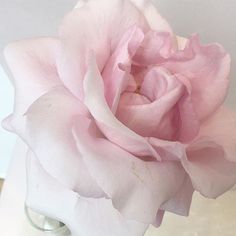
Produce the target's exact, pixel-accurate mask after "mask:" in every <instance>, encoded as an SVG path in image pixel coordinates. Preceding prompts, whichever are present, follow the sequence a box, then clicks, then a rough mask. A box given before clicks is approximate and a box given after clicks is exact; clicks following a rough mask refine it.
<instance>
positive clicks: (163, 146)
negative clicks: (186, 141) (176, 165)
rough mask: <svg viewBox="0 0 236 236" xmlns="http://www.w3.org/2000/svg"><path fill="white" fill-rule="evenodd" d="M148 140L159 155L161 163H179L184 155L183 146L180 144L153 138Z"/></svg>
mask: <svg viewBox="0 0 236 236" xmlns="http://www.w3.org/2000/svg"><path fill="white" fill-rule="evenodd" d="M148 140H149V142H150V144H151V145H152V146H153V147H154V148H155V150H156V151H157V152H158V153H159V154H160V156H161V158H162V160H163V161H180V160H181V158H182V157H183V156H184V155H185V146H184V145H183V144H182V143H180V142H176V141H174V142H172V141H167V140H163V139H158V138H153V137H151V138H149V139H148Z"/></svg>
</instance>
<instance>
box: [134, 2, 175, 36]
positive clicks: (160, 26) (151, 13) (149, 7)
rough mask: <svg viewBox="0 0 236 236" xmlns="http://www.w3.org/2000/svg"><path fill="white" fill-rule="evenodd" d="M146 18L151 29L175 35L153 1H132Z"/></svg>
mask: <svg viewBox="0 0 236 236" xmlns="http://www.w3.org/2000/svg"><path fill="white" fill-rule="evenodd" d="M130 1H131V2H132V3H133V4H134V5H135V6H136V7H137V8H138V9H139V10H140V11H141V12H142V13H143V15H144V16H145V17H146V19H147V22H148V24H149V26H150V28H151V29H153V30H157V31H166V32H169V33H173V32H172V29H171V27H170V25H169V24H168V22H167V21H166V20H165V19H164V18H163V17H162V16H161V15H160V14H159V13H158V11H157V9H156V7H155V6H154V4H153V3H152V1H151V0H130Z"/></svg>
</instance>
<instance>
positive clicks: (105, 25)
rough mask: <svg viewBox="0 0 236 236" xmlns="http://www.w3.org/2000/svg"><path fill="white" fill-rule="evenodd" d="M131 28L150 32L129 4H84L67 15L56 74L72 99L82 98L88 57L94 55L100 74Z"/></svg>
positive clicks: (118, 1)
mask: <svg viewBox="0 0 236 236" xmlns="http://www.w3.org/2000/svg"><path fill="white" fill-rule="evenodd" d="M133 25H137V26H138V27H141V28H142V29H143V30H145V31H146V30H147V29H148V28H149V26H148V24H147V23H146V19H145V17H144V16H143V15H142V13H141V12H140V11H139V10H138V9H137V8H136V7H135V6H134V5H133V4H132V3H131V2H130V1H129V0H112V1H110V0H100V1H94V0H89V1H84V4H80V6H79V8H76V9H75V10H73V11H72V12H71V13H69V14H68V15H67V16H66V18H65V20H64V21H63V23H62V26H61V30H60V39H61V41H62V44H61V55H60V57H59V58H58V70H59V74H60V75H61V78H62V80H63V82H64V83H65V85H66V86H67V87H68V88H69V89H70V90H71V91H72V93H73V94H74V95H76V96H77V97H79V98H83V85H82V84H83V78H84V75H85V73H86V66H87V64H86V62H87V56H88V53H89V51H90V50H93V51H94V52H95V55H96V58H97V61H98V66H99V70H100V71H102V69H103V68H104V66H105V64H106V62H107V60H108V58H109V57H110V55H111V54H112V53H113V52H114V50H115V48H116V47H117V45H118V42H119V41H120V40H121V38H122V36H123V35H124V33H125V32H126V31H127V30H128V29H129V28H130V27H131V26H133Z"/></svg>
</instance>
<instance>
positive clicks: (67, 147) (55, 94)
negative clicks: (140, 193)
mask: <svg viewBox="0 0 236 236" xmlns="http://www.w3.org/2000/svg"><path fill="white" fill-rule="evenodd" d="M78 114H83V115H85V116H86V115H87V110H86V108H85V107H84V106H83V104H82V103H81V102H79V100H77V99H76V98H75V97H74V96H73V95H71V94H70V92H69V91H68V90H66V89H65V88H63V87H57V88H56V89H54V90H52V91H50V92H49V93H46V94H45V95H43V96H42V97H40V98H39V99H38V100H37V101H36V102H34V103H33V105H32V106H31V107H30V109H29V110H28V111H27V113H26V115H25V117H26V129H25V130H24V133H22V134H21V133H20V135H21V137H22V138H23V139H24V140H25V141H26V143H27V144H28V145H29V147H30V148H31V150H33V152H34V153H35V155H36V157H37V158H38V160H39V161H40V163H41V164H42V166H43V167H44V168H45V170H46V171H47V172H48V173H49V174H50V175H52V176H53V177H55V178H56V179H57V180H58V181H60V182H61V183H63V184H64V185H65V186H67V187H69V188H70V189H72V190H74V191H77V192H79V193H80V194H81V195H83V196H93V197H94V196H95V197H97V196H103V195H104V193H103V191H102V190H101V189H100V188H99V187H98V186H97V184H96V182H95V180H93V178H92V177H91V176H90V174H89V173H88V171H87V168H86V166H85V165H84V162H83V160H82V157H81V154H80V153H79V152H78V150H77V148H76V145H75V142H74V139H73V136H72V124H73V119H74V117H75V116H76V115H78Z"/></svg>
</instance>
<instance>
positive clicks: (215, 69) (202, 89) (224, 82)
mask: <svg viewBox="0 0 236 236" xmlns="http://www.w3.org/2000/svg"><path fill="white" fill-rule="evenodd" d="M162 66H164V67H165V68H167V69H168V70H170V71H171V72H172V73H176V74H181V75H184V76H185V77H187V78H188V79H189V82H190V84H191V87H192V91H191V99H192V103H193V105H194V110H195V111H196V113H197V116H198V117H199V119H200V120H201V121H203V120H204V119H206V118H207V117H208V116H210V115H211V114H212V113H213V112H214V111H215V110H216V109H217V108H218V107H219V106H220V105H221V104H222V103H223V101H224V99H225V96H226V93H227V89H228V84H229V81H228V75H229V71H230V56H229V54H227V53H226V52H225V50H224V49H223V47H222V46H220V45H218V44H209V45H206V46H203V45H201V44H200V43H199V39H198V37H197V36H196V35H194V36H192V37H191V38H190V39H189V41H188V42H187V44H186V46H185V49H184V50H183V51H179V52H178V53H176V54H175V55H173V56H172V57H171V58H169V59H167V60H166V62H164V63H162Z"/></svg>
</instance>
